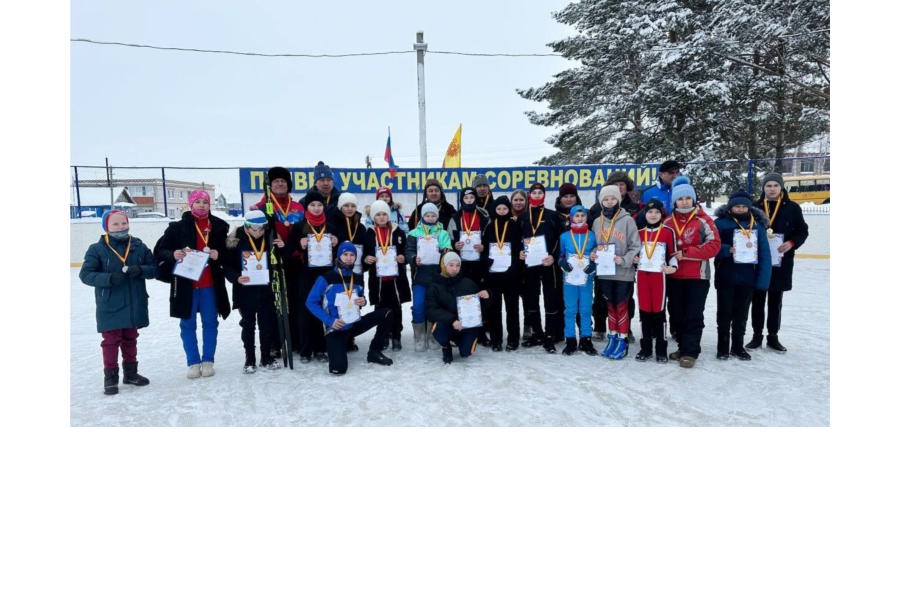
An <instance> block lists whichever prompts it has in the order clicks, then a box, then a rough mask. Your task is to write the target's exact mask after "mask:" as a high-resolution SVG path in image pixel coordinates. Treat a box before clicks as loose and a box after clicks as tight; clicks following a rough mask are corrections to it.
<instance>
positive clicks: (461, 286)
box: [426, 251, 489, 364]
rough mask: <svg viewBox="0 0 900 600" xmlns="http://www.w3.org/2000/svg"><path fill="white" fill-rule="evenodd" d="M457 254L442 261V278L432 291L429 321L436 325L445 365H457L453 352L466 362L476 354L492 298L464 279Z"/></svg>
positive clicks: (429, 297)
mask: <svg viewBox="0 0 900 600" xmlns="http://www.w3.org/2000/svg"><path fill="white" fill-rule="evenodd" d="M461 264H462V261H461V260H460V257H459V255H458V254H457V253H456V252H453V251H450V252H447V253H446V254H444V256H442V257H441V275H440V277H438V278H437V280H436V281H435V282H434V283H432V284H431V286H429V288H428V306H427V309H426V310H427V312H426V314H427V318H428V320H429V321H431V322H433V323H434V339H435V340H436V341H437V343H438V344H440V346H441V350H442V352H443V355H444V362H445V363H447V364H450V363H451V362H453V348H451V346H450V342H451V341H452V342H454V343H456V345H457V346H458V347H459V355H460V356H461V357H462V358H465V357H467V356H469V355H471V354H472V353H473V352H475V346H477V345H478V334H479V333H480V332H481V326H482V321H481V301H482V300H486V299H487V298H488V297H489V294H488V292H487V290H479V288H478V285H476V284H475V282H474V281H472V280H471V279H468V278H467V277H463V276H462V273H461V272H460V270H461Z"/></svg>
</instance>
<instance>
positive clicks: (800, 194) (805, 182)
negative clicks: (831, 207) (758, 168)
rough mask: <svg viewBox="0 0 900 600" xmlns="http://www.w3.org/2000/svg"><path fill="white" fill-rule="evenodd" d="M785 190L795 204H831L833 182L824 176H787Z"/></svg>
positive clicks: (827, 176)
mask: <svg viewBox="0 0 900 600" xmlns="http://www.w3.org/2000/svg"><path fill="white" fill-rule="evenodd" d="M784 188H785V189H786V190H787V193H788V194H789V195H790V196H791V200H793V201H794V202H812V203H813V204H831V182H830V178H829V175H828V174H827V173H825V174H823V175H785V176H784Z"/></svg>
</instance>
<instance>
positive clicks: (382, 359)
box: [366, 349, 394, 366]
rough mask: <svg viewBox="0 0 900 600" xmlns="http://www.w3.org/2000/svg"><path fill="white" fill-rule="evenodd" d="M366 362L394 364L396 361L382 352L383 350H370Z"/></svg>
mask: <svg viewBox="0 0 900 600" xmlns="http://www.w3.org/2000/svg"><path fill="white" fill-rule="evenodd" d="M366 362H370V363H375V364H376V365H385V366H387V365H392V364H394V361H392V360H391V359H390V358H388V357H387V356H385V355H384V354H382V352H381V350H371V349H370V350H369V354H368V355H366Z"/></svg>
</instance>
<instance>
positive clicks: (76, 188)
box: [75, 167, 81, 219]
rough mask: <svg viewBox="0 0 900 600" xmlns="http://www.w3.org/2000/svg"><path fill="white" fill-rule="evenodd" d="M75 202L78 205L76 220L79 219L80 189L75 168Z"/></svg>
mask: <svg viewBox="0 0 900 600" xmlns="http://www.w3.org/2000/svg"><path fill="white" fill-rule="evenodd" d="M75 200H76V203H77V204H78V218H79V219H80V218H81V189H80V188H79V187H78V167H75Z"/></svg>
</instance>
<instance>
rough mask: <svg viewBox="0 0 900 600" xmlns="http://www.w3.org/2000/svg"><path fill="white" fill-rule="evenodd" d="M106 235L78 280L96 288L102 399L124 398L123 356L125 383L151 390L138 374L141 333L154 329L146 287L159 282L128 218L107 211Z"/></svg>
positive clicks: (86, 257)
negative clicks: (121, 391) (120, 395)
mask: <svg viewBox="0 0 900 600" xmlns="http://www.w3.org/2000/svg"><path fill="white" fill-rule="evenodd" d="M101 222H102V224H103V231H105V232H106V234H105V235H104V236H103V237H101V238H100V241H98V242H94V243H93V244H91V245H90V247H88V249H87V252H85V254H84V262H83V263H82V264H81V271H80V272H79V273H78V277H79V278H80V279H81V281H82V282H84V283H85V284H87V285H89V286H91V287H93V288H94V300H95V302H96V303H97V331H98V332H99V333H100V335H101V336H102V338H103V340H102V341H101V342H100V350H101V351H102V353H103V393H104V394H107V395H112V394H118V393H119V350H120V349H121V351H122V371H123V373H124V375H123V377H122V383H126V384H130V385H147V384H148V383H150V380H149V379H147V378H146V377H144V376H143V375H140V374H138V372H137V368H138V363H137V338H138V329H139V328H141V327H146V326H147V325H149V324H150V312H149V308H148V304H147V286H146V283H145V281H146V280H147V279H152V278H154V277H155V276H156V261H155V260H154V259H153V253H152V252H151V251H150V249H149V248H147V246H145V245H144V243H143V242H142V241H141V240H139V239H138V238H136V237H132V236H131V235H129V233H128V215H126V214H125V213H124V212H122V211H121V210H108V211H106V212H105V213H104V214H103V217H102V218H101Z"/></svg>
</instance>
